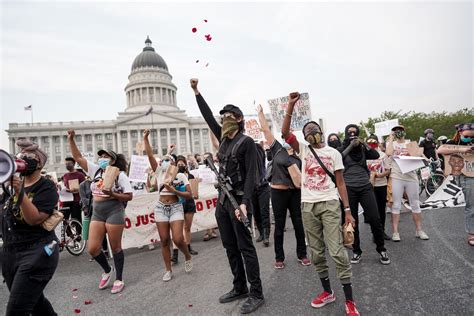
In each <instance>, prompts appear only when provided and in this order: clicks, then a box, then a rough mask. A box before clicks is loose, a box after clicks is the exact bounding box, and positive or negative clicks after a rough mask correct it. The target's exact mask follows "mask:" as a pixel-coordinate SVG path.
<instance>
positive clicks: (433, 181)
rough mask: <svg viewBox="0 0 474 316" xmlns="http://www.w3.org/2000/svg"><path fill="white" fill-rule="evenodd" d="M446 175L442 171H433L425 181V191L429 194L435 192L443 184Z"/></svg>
mask: <svg viewBox="0 0 474 316" xmlns="http://www.w3.org/2000/svg"><path fill="white" fill-rule="evenodd" d="M443 182H444V175H443V174H442V173H433V174H432V175H431V176H430V177H429V178H428V180H426V183H425V191H426V194H427V195H428V196H431V194H433V193H435V191H436V190H438V188H439V187H440V186H441V185H442V184H443Z"/></svg>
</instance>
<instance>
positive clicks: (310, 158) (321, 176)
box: [300, 143, 344, 203]
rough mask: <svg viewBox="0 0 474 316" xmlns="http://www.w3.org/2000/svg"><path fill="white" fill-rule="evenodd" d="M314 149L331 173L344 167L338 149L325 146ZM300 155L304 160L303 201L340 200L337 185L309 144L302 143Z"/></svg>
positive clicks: (302, 178)
mask: <svg viewBox="0 0 474 316" xmlns="http://www.w3.org/2000/svg"><path fill="white" fill-rule="evenodd" d="M313 148H314V147H313ZM314 151H315V152H316V153H317V154H318V156H319V159H321V161H322V162H323V164H324V165H325V166H326V168H327V169H328V170H329V171H330V172H331V173H333V174H334V172H335V171H337V170H343V169H344V164H343V163H342V156H341V154H340V153H339V152H338V151H337V150H336V149H334V148H332V147H329V146H324V147H323V148H314ZM300 157H301V160H302V162H303V168H302V172H301V180H302V181H301V202H307V203H317V202H324V201H332V200H336V201H337V200H339V196H338V191H337V188H336V185H335V184H334V182H333V181H332V180H331V178H330V177H329V175H327V174H326V172H325V171H324V169H323V168H321V166H320V165H319V163H318V161H317V160H316V158H315V157H314V155H313V153H312V152H311V150H310V149H309V147H308V145H305V144H302V143H300Z"/></svg>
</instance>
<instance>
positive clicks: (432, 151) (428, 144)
mask: <svg viewBox="0 0 474 316" xmlns="http://www.w3.org/2000/svg"><path fill="white" fill-rule="evenodd" d="M420 147H422V148H423V154H424V155H425V156H426V158H428V159H430V158H432V159H433V160H436V144H435V142H434V141H432V140H427V139H426V138H425V139H423V140H422V141H421V142H420Z"/></svg>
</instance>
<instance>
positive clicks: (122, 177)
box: [87, 160, 133, 197]
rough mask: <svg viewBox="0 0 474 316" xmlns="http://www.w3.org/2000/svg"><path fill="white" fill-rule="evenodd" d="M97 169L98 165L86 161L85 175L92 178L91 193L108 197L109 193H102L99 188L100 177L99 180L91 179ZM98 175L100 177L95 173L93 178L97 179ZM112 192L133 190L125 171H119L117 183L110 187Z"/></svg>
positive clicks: (130, 191) (100, 183) (129, 191)
mask: <svg viewBox="0 0 474 316" xmlns="http://www.w3.org/2000/svg"><path fill="white" fill-rule="evenodd" d="M99 169H100V167H99V165H96V164H95V163H93V162H90V161H89V160H88V161H87V175H88V176H89V177H91V179H92V183H91V191H92V195H94V196H101V197H110V196H109V195H106V194H104V193H102V190H101V185H102V179H100V180H99V181H94V179H93V178H94V176H95V174H96V173H97V171H98V170H99ZM99 177H101V175H97V176H96V177H95V178H96V179H97V178H99ZM112 192H114V193H132V192H133V189H132V185H131V184H130V180H129V179H128V177H127V175H126V174H125V172H123V171H121V172H120V174H119V176H118V180H117V184H116V185H114V187H113V188H112Z"/></svg>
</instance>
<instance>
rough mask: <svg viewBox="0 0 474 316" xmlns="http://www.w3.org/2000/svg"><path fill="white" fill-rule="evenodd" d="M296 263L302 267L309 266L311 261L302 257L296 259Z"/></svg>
mask: <svg viewBox="0 0 474 316" xmlns="http://www.w3.org/2000/svg"><path fill="white" fill-rule="evenodd" d="M298 262H299V263H301V265H303V266H309V265H311V260H309V259H308V258H307V257H303V258H301V259H298Z"/></svg>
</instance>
